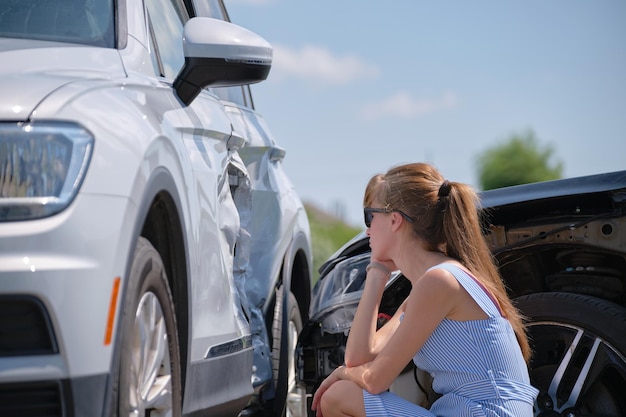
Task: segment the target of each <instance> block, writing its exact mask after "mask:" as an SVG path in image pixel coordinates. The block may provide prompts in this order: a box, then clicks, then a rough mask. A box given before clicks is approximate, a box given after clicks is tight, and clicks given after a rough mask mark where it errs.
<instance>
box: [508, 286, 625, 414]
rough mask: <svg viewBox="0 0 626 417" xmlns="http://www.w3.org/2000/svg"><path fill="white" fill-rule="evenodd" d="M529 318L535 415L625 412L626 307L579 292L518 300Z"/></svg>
mask: <svg viewBox="0 0 626 417" xmlns="http://www.w3.org/2000/svg"><path fill="white" fill-rule="evenodd" d="M515 302H516V304H517V306H518V308H519V309H520V310H521V311H522V313H523V314H525V315H526V316H527V317H528V318H529V323H528V329H529V336H530V342H531V345H532V348H533V358H532V360H531V363H530V379H531V384H532V385H533V386H535V387H536V388H537V389H539V390H540V393H539V395H538V397H537V401H536V403H535V415H536V416H539V417H552V416H571V417H577V416H578V417H580V416H603V417H619V416H626V396H625V395H624V387H626V311H625V310H624V308H623V307H621V306H618V305H616V304H613V303H611V302H608V301H605V300H602V299H599V298H595V297H589V296H585V295H579V294H570V293H540V294H532V295H527V296H523V297H519V298H516V299H515Z"/></svg>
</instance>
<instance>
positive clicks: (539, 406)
mask: <svg viewBox="0 0 626 417" xmlns="http://www.w3.org/2000/svg"><path fill="white" fill-rule="evenodd" d="M480 197H481V201H480V210H481V213H482V214H483V219H484V223H483V226H484V232H485V235H486V237H487V239H488V242H489V244H490V246H491V250H492V253H493V255H494V257H495V259H496V261H497V264H498V268H499V270H500V273H501V276H502V278H503V279H504V282H505V284H506V286H507V289H508V290H509V295H510V296H511V297H512V298H513V300H514V303H515V304H517V306H518V308H520V310H521V311H522V313H524V315H525V316H526V317H527V318H528V331H529V336H530V343H531V346H532V348H533V357H532V360H531V362H530V364H529V366H530V380H531V383H532V384H533V385H534V386H535V387H536V388H537V389H539V391H540V393H539V395H538V397H537V401H536V402H535V407H534V410H535V416H538V417H557V416H563V417H586V416H594V417H623V416H625V415H626V396H625V395H624V393H625V388H626V171H620V172H611V173H606V174H599V175H591V176H586V177H579V178H570V179H564V180H558V181H547V182H542V183H535V184H526V185H520V186H515V187H507V188H501V189H498V190H490V191H485V192H482V193H481V194H480ZM369 259H370V247H369V239H368V237H367V235H365V233H361V234H359V235H358V236H356V237H355V238H354V239H353V240H352V241H350V242H348V243H347V244H346V245H345V246H344V247H342V248H341V249H340V250H339V251H338V252H337V253H335V254H334V255H333V256H331V258H330V259H329V260H328V261H327V262H326V263H325V264H324V265H323V266H322V267H321V269H320V278H319V280H318V282H317V283H316V284H315V287H314V289H313V296H312V300H311V311H310V316H311V318H310V320H309V321H308V322H307V323H306V324H305V326H304V329H303V331H302V333H301V335H300V338H299V342H298V355H297V356H298V362H297V364H298V374H297V375H298V382H299V384H300V385H301V386H302V388H303V389H306V391H307V396H308V397H307V398H308V402H309V404H310V402H311V397H312V395H313V393H314V392H315V390H316V389H317V387H318V386H319V384H320V383H321V382H322V381H323V379H324V378H325V377H326V376H328V375H329V374H330V373H331V372H332V371H333V370H334V369H335V368H336V367H337V366H339V365H341V364H343V361H344V353H345V344H346V340H347V335H348V334H349V331H350V325H351V323H352V319H353V318H354V313H355V312H356V308H357V305H358V302H359V298H360V296H361V293H362V290H363V285H364V280H365V267H366V266H367V265H368V263H369ZM410 290H411V284H410V282H409V280H407V279H406V278H404V276H403V275H402V274H401V273H399V272H396V273H395V274H393V275H392V278H391V279H390V280H389V282H388V283H387V285H386V288H385V293H384V295H383V298H382V301H381V305H380V310H379V323H378V325H379V326H383V325H384V324H385V322H386V320H387V319H388V318H389V317H391V316H392V315H393V313H395V311H396V309H397V308H398V307H399V306H400V304H401V303H402V302H403V301H404V299H405V298H406V297H407V296H408V294H409V292H410ZM431 382H432V379H431V376H430V374H428V373H426V372H424V371H423V370H420V369H418V368H416V367H415V365H414V364H413V362H410V363H408V364H407V366H406V368H405V369H404V372H402V373H401V375H400V376H399V377H398V378H397V380H396V381H394V383H393V384H392V386H391V388H390V390H391V391H393V392H395V393H397V394H398V395H400V396H402V397H404V398H406V399H408V400H410V401H413V402H415V403H417V404H420V405H421V406H423V407H430V405H431V404H432V403H433V401H435V400H436V399H437V398H438V394H437V393H436V392H434V391H433V389H432V387H431ZM313 415H314V414H312V413H311V414H310V416H313Z"/></svg>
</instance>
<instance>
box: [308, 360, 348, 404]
mask: <svg viewBox="0 0 626 417" xmlns="http://www.w3.org/2000/svg"><path fill="white" fill-rule="evenodd" d="M342 368H343V366H340V367H338V368H336V369H335V370H334V371H333V372H331V374H330V375H328V376H327V377H326V379H325V380H323V381H322V383H321V384H320V386H319V387H318V388H317V390H316V391H315V395H313V402H312V403H311V410H313V411H315V415H316V416H317V417H323V415H322V408H321V407H320V402H321V400H322V395H324V393H325V392H326V390H327V389H328V388H330V386H331V385H333V384H334V383H335V382H337V381H339V380H340V379H341V378H339V374H340V373H341V372H343V369H342Z"/></svg>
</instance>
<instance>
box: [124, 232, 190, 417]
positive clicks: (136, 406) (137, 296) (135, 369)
mask: <svg viewBox="0 0 626 417" xmlns="http://www.w3.org/2000/svg"><path fill="white" fill-rule="evenodd" d="M124 300H125V303H124V306H123V312H122V316H121V318H122V333H121V336H122V341H121V357H120V368H119V380H118V381H119V387H118V396H119V397H118V399H119V401H118V413H117V414H116V415H117V416H119V417H126V416H137V415H139V416H144V415H146V416H147V415H150V416H153V417H162V416H163V417H164V416H172V417H180V416H181V414H182V408H181V382H180V381H181V368H180V352H179V346H178V335H177V330H176V320H175V315H174V305H173V302H172V295H171V292H170V289H169V285H168V283H167V277H166V274H165V269H164V267H163V262H162V260H161V257H160V255H159V253H158V252H157V251H156V249H155V248H154V247H153V246H152V245H151V244H150V242H148V241H147V240H146V239H144V238H141V237H140V238H139V240H138V243H137V247H136V249H135V256H134V258H133V265H132V268H131V271H130V276H129V282H128V287H127V290H126V294H125V296H124Z"/></svg>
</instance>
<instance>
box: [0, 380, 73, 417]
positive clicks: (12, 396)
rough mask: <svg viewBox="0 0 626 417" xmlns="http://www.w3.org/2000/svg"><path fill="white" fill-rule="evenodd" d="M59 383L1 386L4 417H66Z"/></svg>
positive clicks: (0, 394)
mask: <svg viewBox="0 0 626 417" xmlns="http://www.w3.org/2000/svg"><path fill="white" fill-rule="evenodd" d="M61 398H62V393H61V386H60V384H59V383H57V382H43V383H20V384H4V385H0V416H2V417H64V415H63V407H62V399H61Z"/></svg>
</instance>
